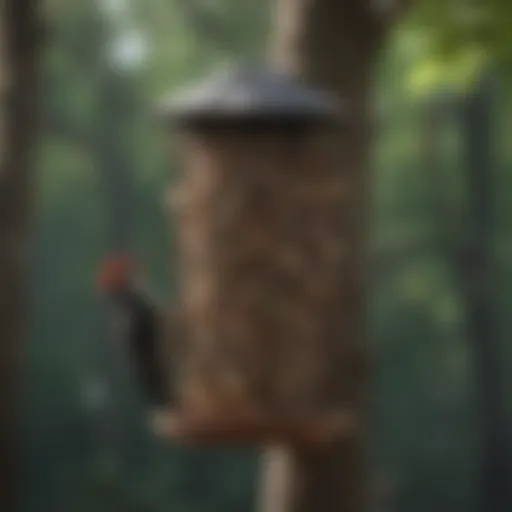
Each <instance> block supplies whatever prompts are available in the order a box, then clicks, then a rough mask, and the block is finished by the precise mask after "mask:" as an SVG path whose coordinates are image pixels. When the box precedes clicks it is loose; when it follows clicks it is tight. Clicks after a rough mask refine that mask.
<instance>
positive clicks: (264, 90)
mask: <svg viewBox="0 0 512 512" xmlns="http://www.w3.org/2000/svg"><path fill="white" fill-rule="evenodd" d="M159 107H160V108H159V110H160V113H161V114H162V115H163V116H164V118H166V119H168V120H171V121H175V122H177V123H178V124H179V123H189V122H191V123H194V122H201V121H205V122H209V121H210V122H222V121H223V120H225V121H230V120H236V121H244V120H247V121H250V120H268V121H280V120H282V121H308V120H311V121H330V120H335V119H336V118H337V117H338V116H339V114H340V108H339V105H338V104H337V102H336V101H335V99H334V98H333V97H331V96H329V95H328V94H325V93H322V92H320V91H317V90H315V89H312V88H310V87H307V86H305V85H302V84H300V83H298V82H297V81H295V80H293V79H292V78H291V77H289V76H287V75H285V74H283V73H280V72H277V71H274V70H271V69H267V68H264V67H261V66H251V65H238V66H235V67H231V68H229V69H227V70H222V71H220V72H217V73H215V74H214V75H213V76H211V77H210V78H209V79H207V80H206V81H204V82H201V83H199V84H198V85H194V86H192V87H189V88H187V89H186V90H185V91H184V92H183V93H181V94H173V95H171V97H170V98H166V99H164V101H162V102H161V104H160V105H159Z"/></svg>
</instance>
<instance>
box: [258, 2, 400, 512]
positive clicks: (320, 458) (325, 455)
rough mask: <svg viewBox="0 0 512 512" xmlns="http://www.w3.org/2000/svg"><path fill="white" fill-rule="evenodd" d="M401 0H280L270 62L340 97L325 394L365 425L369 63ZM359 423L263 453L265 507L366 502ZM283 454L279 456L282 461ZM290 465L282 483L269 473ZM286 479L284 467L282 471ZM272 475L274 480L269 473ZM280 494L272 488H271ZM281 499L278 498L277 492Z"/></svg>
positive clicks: (304, 510) (325, 509)
mask: <svg viewBox="0 0 512 512" xmlns="http://www.w3.org/2000/svg"><path fill="white" fill-rule="evenodd" d="M405 3H406V2H369V1H368V2H362V1H359V0H280V1H279V3H278V16H277V34H276V46H275V48H274V51H275V56H276V60H277V62H278V64H279V65H280V66H281V67H282V68H286V69H287V70H289V71H291V72H293V73H294V74H296V75H297V76H298V77H300V78H302V79H305V80H306V81H307V82H309V83H311V84H312V85H314V86H319V87H321V88H323V89H325V90H328V91H330V92H332V93H334V94H335V95H336V96H337V97H338V98H339V99H340V100H341V102H342V104H345V105H346V106H347V111H348V116H349V123H348V127H347V128H346V129H344V130H343V131H342V132H341V133H339V135H338V137H339V148H340V150H339V154H338V160H339V164H338V165H339V169H340V172H341V173H343V174H344V176H345V177H346V188H347V194H346V201H345V203H344V204H343V205H341V208H340V215H341V216H342V217H343V219H344V222H345V226H344V229H343V232H341V233H340V237H341V238H342V239H343V240H344V242H345V244H346V253H345V262H344V265H345V269H346V274H345V283H344V294H345V307H344V309H343V310H342V311H340V329H339V339H340V351H339V368H340V370H339V379H338V382H336V383H333V386H332V389H331V391H330V392H331V393H332V395H333V396H334V397H336V399H337V400H338V402H339V404H340V406H342V407H347V408H351V409H352V410H354V411H356V413H357V414H358V415H359V416H360V419H361V421H362V424H363V425H364V409H365V388H366V375H365V373H366V370H365V368H366V367H367V362H366V359H367V356H366V352H365V349H364V332H363V331H364V312H363V293H364V290H363V277H364V261H365V255H364V247H363V246H364V232H365V210H366V209H367V206H368V205H367V198H366V195H367V180H368V172H367V164H368V157H369V149H370V141H371V131H372V130H371V119H370V98H371V93H372V88H373V73H374V65H375V63H376V59H377V56H378V52H379V50H380V48H381V46H382V44H383V42H384V40H385V36H386V34H387V32H388V29H389V28H390V26H391V25H392V24H393V22H394V20H395V19H396V17H397V16H398V15H399V14H400V13H401V11H402V10H403V8H405ZM362 436H363V431H362V430H361V431H359V432H358V433H357V434H356V435H354V436H352V437H351V438H349V439H346V440H343V441H340V442H339V443H337V444H336V445H333V446H332V447H330V449H329V450H325V451H319V452H317V453H304V452H300V451H293V452H292V451H289V452H288V453H276V454H275V455H273V454H272V453H269V454H268V455H269V460H268V462H267V467H266V471H267V475H266V476H264V478H267V480H266V481H265V482H264V485H265V484H267V483H268V487H267V488H265V489H264V490H263V494H264V496H263V508H264V509H265V512H269V511H273V510H274V507H275V506H276V505H275V504H276V503H279V507H280V508H279V509H275V510H280V511H282V510H290V511H294V512H299V511H300V512H310V511H314V510H321V511H322V512H331V511H332V512H339V511H340V510H343V511H345V512H354V511H359V510H362V509H363V506H364V500H365V496H364V463H363V458H364V454H363V447H362ZM285 459H286V460H285ZM284 472H288V473H289V474H288V480H287V481H285V482H284V483H283V485H282V486H281V488H276V487H272V485H274V484H272V482H271V480H272V479H275V478H277V476H278V475H277V474H276V473H279V474H281V475H282V474H283V473H284ZM283 478H284V476H283ZM274 481H275V480H274ZM282 492H284V493H288V495H286V496H281V497H279V496H278V495H277V494H278V493H282ZM281 499H282V500H284V501H280V500H281Z"/></svg>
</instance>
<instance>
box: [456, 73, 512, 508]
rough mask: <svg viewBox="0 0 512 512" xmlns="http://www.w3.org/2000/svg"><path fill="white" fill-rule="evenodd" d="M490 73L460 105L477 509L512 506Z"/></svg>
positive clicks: (463, 275) (463, 269) (463, 274)
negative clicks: (497, 292)
mask: <svg viewBox="0 0 512 512" xmlns="http://www.w3.org/2000/svg"><path fill="white" fill-rule="evenodd" d="M492 82H493V81H492V77H490V76H489V75H487V76H484V77H483V79H482V81H481V82H480V83H479V84H478V87H477V89H476V90H475V92H473V93H472V94H470V95H469V96H468V97H467V98H466V101H465V103H464V105H463V111H462V130H463V150H464V152H465V160H466V161H465V166H466V180H467V185H466V186H467V194H468V214H467V222H466V223H465V224H466V226H467V230H466V232H465V243H464V244H463V247H462V252H461V260H460V263H461V264H460V266H459V268H460V274H459V278H460V286H461V291H462V293H463V299H464V301H465V304H466V326H467V334H468V338H469V342H470V343H471V344H472V348H473V350H472V355H473V370H474V375H475V377H474V382H475V391H476V407H477V415H478V420H479V426H480V436H481V437H480V440H481V457H482V464H481V473H480V476H481V482H482V485H481V489H480V500H481V501H480V507H479V509H480V510H482V511H489V512H505V511H506V510H511V507H512V490H511V488H510V481H511V478H512V465H511V455H512V454H511V448H512V447H511V446H510V437H509V430H508V426H507V415H506V410H505V404H506V397H505V395H504V393H505V384H504V382H503V377H504V370H505V369H504V368H503V366H502V364H501V361H502V360H503V353H502V346H501V341H502V338H501V336H500V332H499V329H498V322H497V319H496V318H495V314H494V312H495V310H496V309H495V305H494V296H493V284H494V282H495V276H494V275H493V258H492V245H493V226H494V220H493V210H494V204H493V203H494V201H493V196H494V193H493V188H494V183H493V175H494V169H493V155H492V130H491V122H492V121H491V120H492V103H493V96H494V95H493V83H492Z"/></svg>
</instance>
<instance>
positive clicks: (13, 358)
mask: <svg viewBox="0 0 512 512" xmlns="http://www.w3.org/2000/svg"><path fill="white" fill-rule="evenodd" d="M37 4H38V2H37V1H36V0H25V1H23V2H20V1H18V0H4V1H3V2H2V3H1V4H0V8H1V13H0V23H1V30H0V38H2V55H1V58H0V60H1V61H0V80H1V99H2V112H1V114H0V123H1V131H2V132H1V134H0V144H1V151H0V391H1V393H2V397H1V400H0V410H1V412H0V482H1V483H0V508H1V509H2V510H3V511H5V512H10V511H14V510H15V509H16V507H17V499H18V496H17V493H16V489H17V486H18V483H19V482H18V477H19V472H18V466H17V461H18V460H19V456H18V454H17V452H16V451H17V447H19V445H20V440H19V439H18V432H19V425H18V422H17V413H18V411H17V405H18V403H19V396H18V390H19V386H20V381H19V375H20V359H21V355H22V353H23V352H22V347H23V344H24V342H25V339H26V336H27V310H28V301H29V295H28V291H27V277H28V274H29V268H28V256H29V254H30V251H29V244H30V231H31V215H32V188H31V184H32V181H33V180H32V174H33V166H32V158H33V154H32V147H33V143H34V138H35V126H36V117H37V115H36V100H37V90H36V83H37V82H36V77H37V76H36V75H37V53H38V46H39V22H38V15H37V11H36V8H37Z"/></svg>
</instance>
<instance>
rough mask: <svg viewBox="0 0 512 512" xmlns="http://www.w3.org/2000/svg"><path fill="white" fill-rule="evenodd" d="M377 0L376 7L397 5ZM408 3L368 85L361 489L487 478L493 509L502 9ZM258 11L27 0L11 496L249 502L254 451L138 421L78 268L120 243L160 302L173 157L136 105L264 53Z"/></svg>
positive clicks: (440, 503) (70, 502) (376, 500)
mask: <svg viewBox="0 0 512 512" xmlns="http://www.w3.org/2000/svg"><path fill="white" fill-rule="evenodd" d="M375 4H376V5H377V4H378V6H380V7H379V8H380V9H381V11H380V14H379V16H387V15H388V14H389V10H388V9H391V7H392V6H393V5H394V4H395V3H394V2H386V1H382V2H375ZM411 4H413V5H412V8H411V10H410V12H409V14H408V16H407V17H406V18H404V19H403V20H402V21H401V22H400V23H399V24H397V25H396V26H395V30H394V31H393V32H392V33H391V34H390V35H389V37H388V38H387V41H386V42H385V44H384V43H383V45H382V51H381V54H380V61H379V65H378V73H377V75H376V85H375V100H374V112H375V116H376V128H375V132H376V133H375V144H374V149H373V152H372V166H371V167H372V175H371V178H372V179H371V187H372V199H373V204H372V210H371V216H370V220H371V233H370V238H369V246H370V252H369V255H368V260H369V262H368V265H367V271H366V277H367V283H368V291H369V299H370V300H369V308H368V325H369V330H370V340H371V349H372V352H373V354H372V357H373V359H374V361H375V366H374V375H373V382H372V398H373V401H372V424H371V439H370V441H371V443H370V444H371V450H370V459H371V462H372V465H371V467H372V468H373V477H374V481H373V482H372V489H373V492H372V503H373V507H374V509H375V510H380V511H384V510H394V511H397V512H400V511H404V512H405V511H410V510H414V511H415V512H422V511H425V512H430V511H431V510H433V509H436V510H439V511H442V510H446V511H448V510H450V512H456V511H459V510H460V511H461V512H462V511H464V512H466V511H468V510H473V509H475V510H476V505H475V503H474V502H475V499H476V497H477V496H478V493H479V491H480V488H481V486H480V483H481V482H482V481H483V479H484V478H486V477H485V475H492V474H493V472H495V473H494V474H496V477H491V480H489V483H488V484H487V485H485V487H484V493H483V496H488V497H489V496H490V495H491V494H492V495H493V496H497V499H499V500H501V505H502V506H504V507H505V508H502V509H499V508H494V509H489V510H496V511H499V510H505V509H507V510H508V509H510V502H509V503H508V505H506V504H505V503H506V500H507V499H508V500H510V497H508V498H507V497H506V496H505V492H504V491H500V489H502V490H503V482H505V481H506V480H504V479H505V477H507V475H510V473H507V471H509V472H510V455H508V457H509V459H508V462H507V459H506V455H507V453H508V454H510V451H508V452H507V450H510V432H511V429H510V420H511V407H512V402H511V398H510V396H507V393H506V390H507V389H511V382H510V377H509V376H508V375H507V374H508V373H509V372H507V369H508V368H510V365H511V364H512V360H511V357H512V350H511V345H510V343H509V341H508V340H509V338H510V333H511V332H512V323H511V320H510V315H507V313H508V312H509V311H510V309H511V308H512V244H511V240H510V236H509V233H510V232H512V230H511V229H510V228H511V227H512V226H511V225H510V223H511V219H512V210H511V207H510V204H511V202H510V197H511V195H512V173H511V172H510V171H511V166H512V150H511V149H510V147H509V146H510V145H509V144H508V141H507V137H508V129H510V128H512V122H511V119H512V116H511V115H510V114H511V110H512V101H511V97H510V94H509V92H508V89H509V87H508V84H509V82H508V73H509V65H510V59H511V55H510V54H509V53H510V48H512V45H510V44H509V38H510V37H512V36H510V35H509V34H510V31H509V30H508V28H509V27H508V21H507V20H508V19H510V16H508V14H510V13H509V11H510V10H511V9H512V7H510V6H509V2H507V1H506V0H503V1H501V2H500V1H493V2H490V1H489V2H484V1H483V0H481V1H480V2H452V1H448V2H447V1H446V0H445V1H442V2H441V1H438V0H430V1H425V2H422V1H421V0H420V1H418V2H411ZM273 6H274V2H270V1H263V2H262V1H249V0H244V1H240V0H218V1H211V2H200V1H195V2H192V1H190V0H187V1H179V0H146V1H144V2H140V1H136V0H102V1H98V2H88V1H85V0H76V1H73V2H69V1H63V0H46V2H44V9H45V26H46V31H47V34H46V36H47V37H46V41H45V47H44V56H43V59H42V70H41V73H42V91H41V97H40V98H39V100H38V101H39V103H40V104H41V105H42V109H41V110H42V132H43V133H42V137H41V139H42V140H41V143H40V147H39V153H38V158H37V160H36V162H37V177H36V181H35V183H34V184H35V185H36V186H37V191H38V194H37V196H36V214H37V215H36V219H37V226H36V227H37V231H36V234H37V236H36V240H35V241H34V247H33V249H32V250H31V251H29V254H30V256H31V261H32V262H33V272H32V276H31V278H32V289H33V302H32V309H31V320H32V322H31V324H30V332H31V336H30V343H29V350H28V351H27V358H26V362H27V364H26V365H25V367H24V376H25V379H24V400H23V432H22V435H23V440H24V442H23V459H22V463H23V465H22V466H23V478H24V480H23V486H24V493H23V511H26V512H32V511H34V512H35V511H37V512H61V511H62V512H64V511H66V512H74V511H77V512H78V511H80V512H81V511H89V510H98V511H102V510H109V512H112V511H117V510H118V511H123V512H125V511H151V512H153V511H160V510H162V511H163V510H176V511H180V512H186V511H194V512H196V511H202V510H204V511H209V512H211V511H214V510H219V511H227V512H230V511H233V512H235V511H238V510H250V509H251V506H252V504H253V503H255V502H256V500H255V499H254V493H255V489H256V487H255V472H256V467H257V464H256V454H255V453H254V452H252V451H249V450H247V451H240V452H239V451H236V452H232V451H228V452H226V451H222V450H220V449H210V450H201V451H199V450H194V449H189V448H183V447H180V446H174V445H168V444H163V443H161V442H160V441H158V440H156V439H154V438H153V437H152V435H151V434H150V433H149V431H148V429H147V427H146V425H145V420H144V418H143V417H142V408H141V406H140V403H139V401H138V397H137V395H136V393H134V390H133V388H132V387H131V384H130V383H129V382H127V381H126V379H125V378H124V377H123V373H122V371H121V369H120V368H118V365H117V361H116V359H115V358H114V357H113V356H112V354H111V353H110V352H109V350H110V348H109V344H108V339H107V334H106V331H105V322H104V318H103V316H104V314H105V312H104V307H103V305H102V304H101V303H99V301H98V299H97V297H96V296H95V293H94V284H93V275H94V270H95V268H96V265H97V263H98V262H99V261H100V260H101V259H102V257H103V256H104V254H105V253H106V252H107V251H109V250H111V249H119V248H130V249H133V250H134V251H135V252H136V254H137V255H138V256H139V257H140V258H141V259H142V260H143V261H144V263H145V266H146V269H147V273H148V278H149V282H150V286H151V289H152V292H153V293H154V295H155V296H156V297H157V298H158V297H173V295H174V294H175V293H176V290H175V287H174V285H173V283H175V275H174V272H175V267H174V266H173V265H172V264H170V263H171V262H170V258H172V254H173V252H172V251H173V247H172V243H173V241H172V239H170V238H169V236H168V235H169V224H171V228H172V219H168V217H167V214H166V211H165V207H164V198H163V195H164V192H165V190H166V187H167V185H168V182H169V181H172V179H173V176H174V175H175V174H176V173H177V172H179V169H178V168H177V165H176V164H175V163H173V162H171V165H169V162H168V155H167V149H168V148H167V146H168V144H169V143H168V141H166V140H165V138H164V134H163V133H162V131H161V129H160V127H159V126H158V125H157V124H156V123H155V120H154V119H153V117H152V108H153V104H154V103H153V102H154V99H155V98H156V97H158V96H159V95H160V94H161V93H162V92H166V91H167V90H168V89H169V87H173V86H180V85H183V84H184V83H187V81H189V80H191V79H194V78H197V77H198V76H200V75H202V74H204V73H206V72H207V71H208V70H209V69H211V68H214V67H216V66H217V65H219V64H220V63H222V62H225V61H229V60H231V59H234V58H240V57H247V58H256V57H259V56H263V55H265V53H266V50H267V42H268V41H269V40H270V37H269V33H270V27H271V23H270V22H271V19H272V14H273ZM507 16H508V17H507ZM484 71H485V73H484ZM488 75H492V76H491V80H490V81H491V82H493V85H492V87H489V85H488V82H487V76H488ZM480 79H482V80H480ZM5 204H7V203H5V201H4V196H2V198H1V202H0V207H2V208H3V207H4V205H5ZM2 243H3V240H2ZM475 269H479V270H481V271H482V270H485V273H484V274H482V273H480V272H476V271H475ZM3 283H4V281H2V287H3V286H4V284H3ZM476 311H478V314H474V312H476ZM477 318H478V319H480V320H479V323H478V324H477V323H476V319H477ZM484 393H485V394H484ZM484 407H488V409H484ZM482 411H483V412H482ZM488 420H492V421H488ZM507 435H508V436H509V438H508V439H507ZM484 440H486V441H485V443H484V442H482V441H484ZM500 456H501V457H503V458H499V457H500ZM497 457H498V459H499V460H497V459H496V458H497ZM491 459H492V460H491ZM486 461H487V462H486ZM507 464H508V466H507ZM486 467H488V468H489V469H488V470H485V468H486ZM507 467H508V469H506V468H507ZM482 468H483V469H484V470H485V473H482ZM493 468H494V469H493ZM500 476H501V477H502V478H501V479H500V478H499V477H500ZM500 481H501V482H502V483H501V484H500ZM508 481H510V477H508ZM495 486H497V487H495ZM485 489H487V490H485ZM498 506H499V504H498V502H495V507H498Z"/></svg>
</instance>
